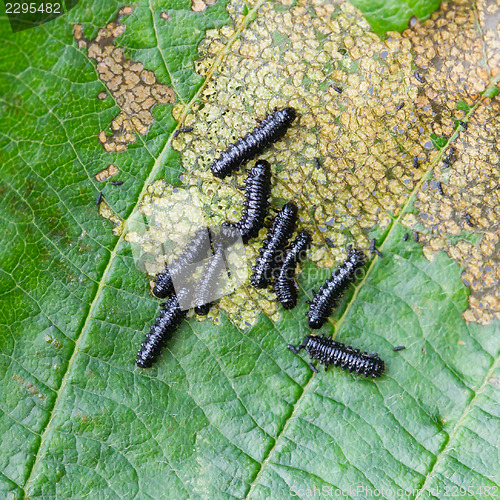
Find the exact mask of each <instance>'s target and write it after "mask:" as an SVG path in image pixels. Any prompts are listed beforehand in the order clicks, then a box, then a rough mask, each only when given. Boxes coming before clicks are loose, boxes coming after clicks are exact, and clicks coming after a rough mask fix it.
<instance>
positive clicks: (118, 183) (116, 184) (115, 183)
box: [109, 181, 123, 186]
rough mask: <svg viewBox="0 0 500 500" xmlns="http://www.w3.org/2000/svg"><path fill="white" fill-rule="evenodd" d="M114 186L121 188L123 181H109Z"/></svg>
mask: <svg viewBox="0 0 500 500" xmlns="http://www.w3.org/2000/svg"><path fill="white" fill-rule="evenodd" d="M109 183H110V184H111V185H112V186H121V185H122V184H123V181H109Z"/></svg>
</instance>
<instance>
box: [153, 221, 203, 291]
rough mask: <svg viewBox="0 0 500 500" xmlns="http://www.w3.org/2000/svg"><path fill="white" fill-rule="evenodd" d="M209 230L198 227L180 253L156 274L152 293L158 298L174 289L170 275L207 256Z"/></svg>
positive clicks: (176, 273) (173, 275) (177, 273)
mask: <svg viewBox="0 0 500 500" xmlns="http://www.w3.org/2000/svg"><path fill="white" fill-rule="evenodd" d="M209 235H210V232H209V230H208V228H207V227H200V228H199V229H198V230H197V231H196V232H195V233H194V235H193V237H192V238H191V239H190V240H189V241H188V242H187V244H186V246H185V248H184V250H183V251H182V253H181V254H180V255H179V256H178V257H176V258H175V259H174V260H173V261H172V263H171V264H170V265H165V269H164V270H163V271H162V272H161V273H158V274H157V275H156V278H155V286H154V288H153V293H154V294H155V295H156V296H157V297H158V298H160V299H163V298H165V297H168V296H169V295H170V294H171V293H173V291H174V283H173V281H172V277H175V276H176V275H179V274H180V273H181V272H182V270H183V269H185V268H186V267H187V266H189V265H190V264H194V263H195V262H199V261H201V260H203V259H205V258H206V257H207V256H208V250H209V249H210V248H209V245H208V243H209V241H210V240H209Z"/></svg>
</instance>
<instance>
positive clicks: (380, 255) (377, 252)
mask: <svg viewBox="0 0 500 500" xmlns="http://www.w3.org/2000/svg"><path fill="white" fill-rule="evenodd" d="M374 253H376V254H377V255H378V256H379V257H380V258H382V257H383V256H384V254H383V253H382V252H381V251H380V250H379V249H378V248H375V250H374Z"/></svg>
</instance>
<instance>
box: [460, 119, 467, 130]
mask: <svg viewBox="0 0 500 500" xmlns="http://www.w3.org/2000/svg"><path fill="white" fill-rule="evenodd" d="M458 124H459V125H460V126H461V127H462V128H463V129H464V130H467V127H468V126H469V124H468V123H466V122H463V121H462V120H460V121H459V122H458Z"/></svg>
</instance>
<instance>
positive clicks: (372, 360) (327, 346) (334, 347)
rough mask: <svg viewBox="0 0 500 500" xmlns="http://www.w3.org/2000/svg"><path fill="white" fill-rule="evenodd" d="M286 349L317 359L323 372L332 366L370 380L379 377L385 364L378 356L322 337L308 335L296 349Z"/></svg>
mask: <svg viewBox="0 0 500 500" xmlns="http://www.w3.org/2000/svg"><path fill="white" fill-rule="evenodd" d="M288 348H289V349H290V350H291V351H293V352H294V353H298V352H299V351H300V350H301V349H305V350H306V352H307V354H309V356H311V358H312V359H317V360H318V361H319V362H320V363H321V364H323V365H325V371H326V370H327V369H328V367H329V366H330V365H333V366H337V367H339V368H341V369H342V370H347V371H349V372H354V373H356V374H357V375H364V376H365V377H372V378H376V377H380V376H381V375H382V374H383V373H384V371H385V364H384V362H383V360H381V359H380V358H379V357H378V354H376V353H373V354H369V353H366V352H361V351H360V350H359V349H353V348H352V347H350V346H346V345H345V344H341V343H340V342H335V341H334V340H332V339H331V338H330V337H325V336H324V335H321V336H320V337H316V336H313V335H308V336H307V337H306V338H305V339H304V340H303V341H302V343H301V344H299V345H298V346H297V347H295V346H292V345H289V346H288Z"/></svg>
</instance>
